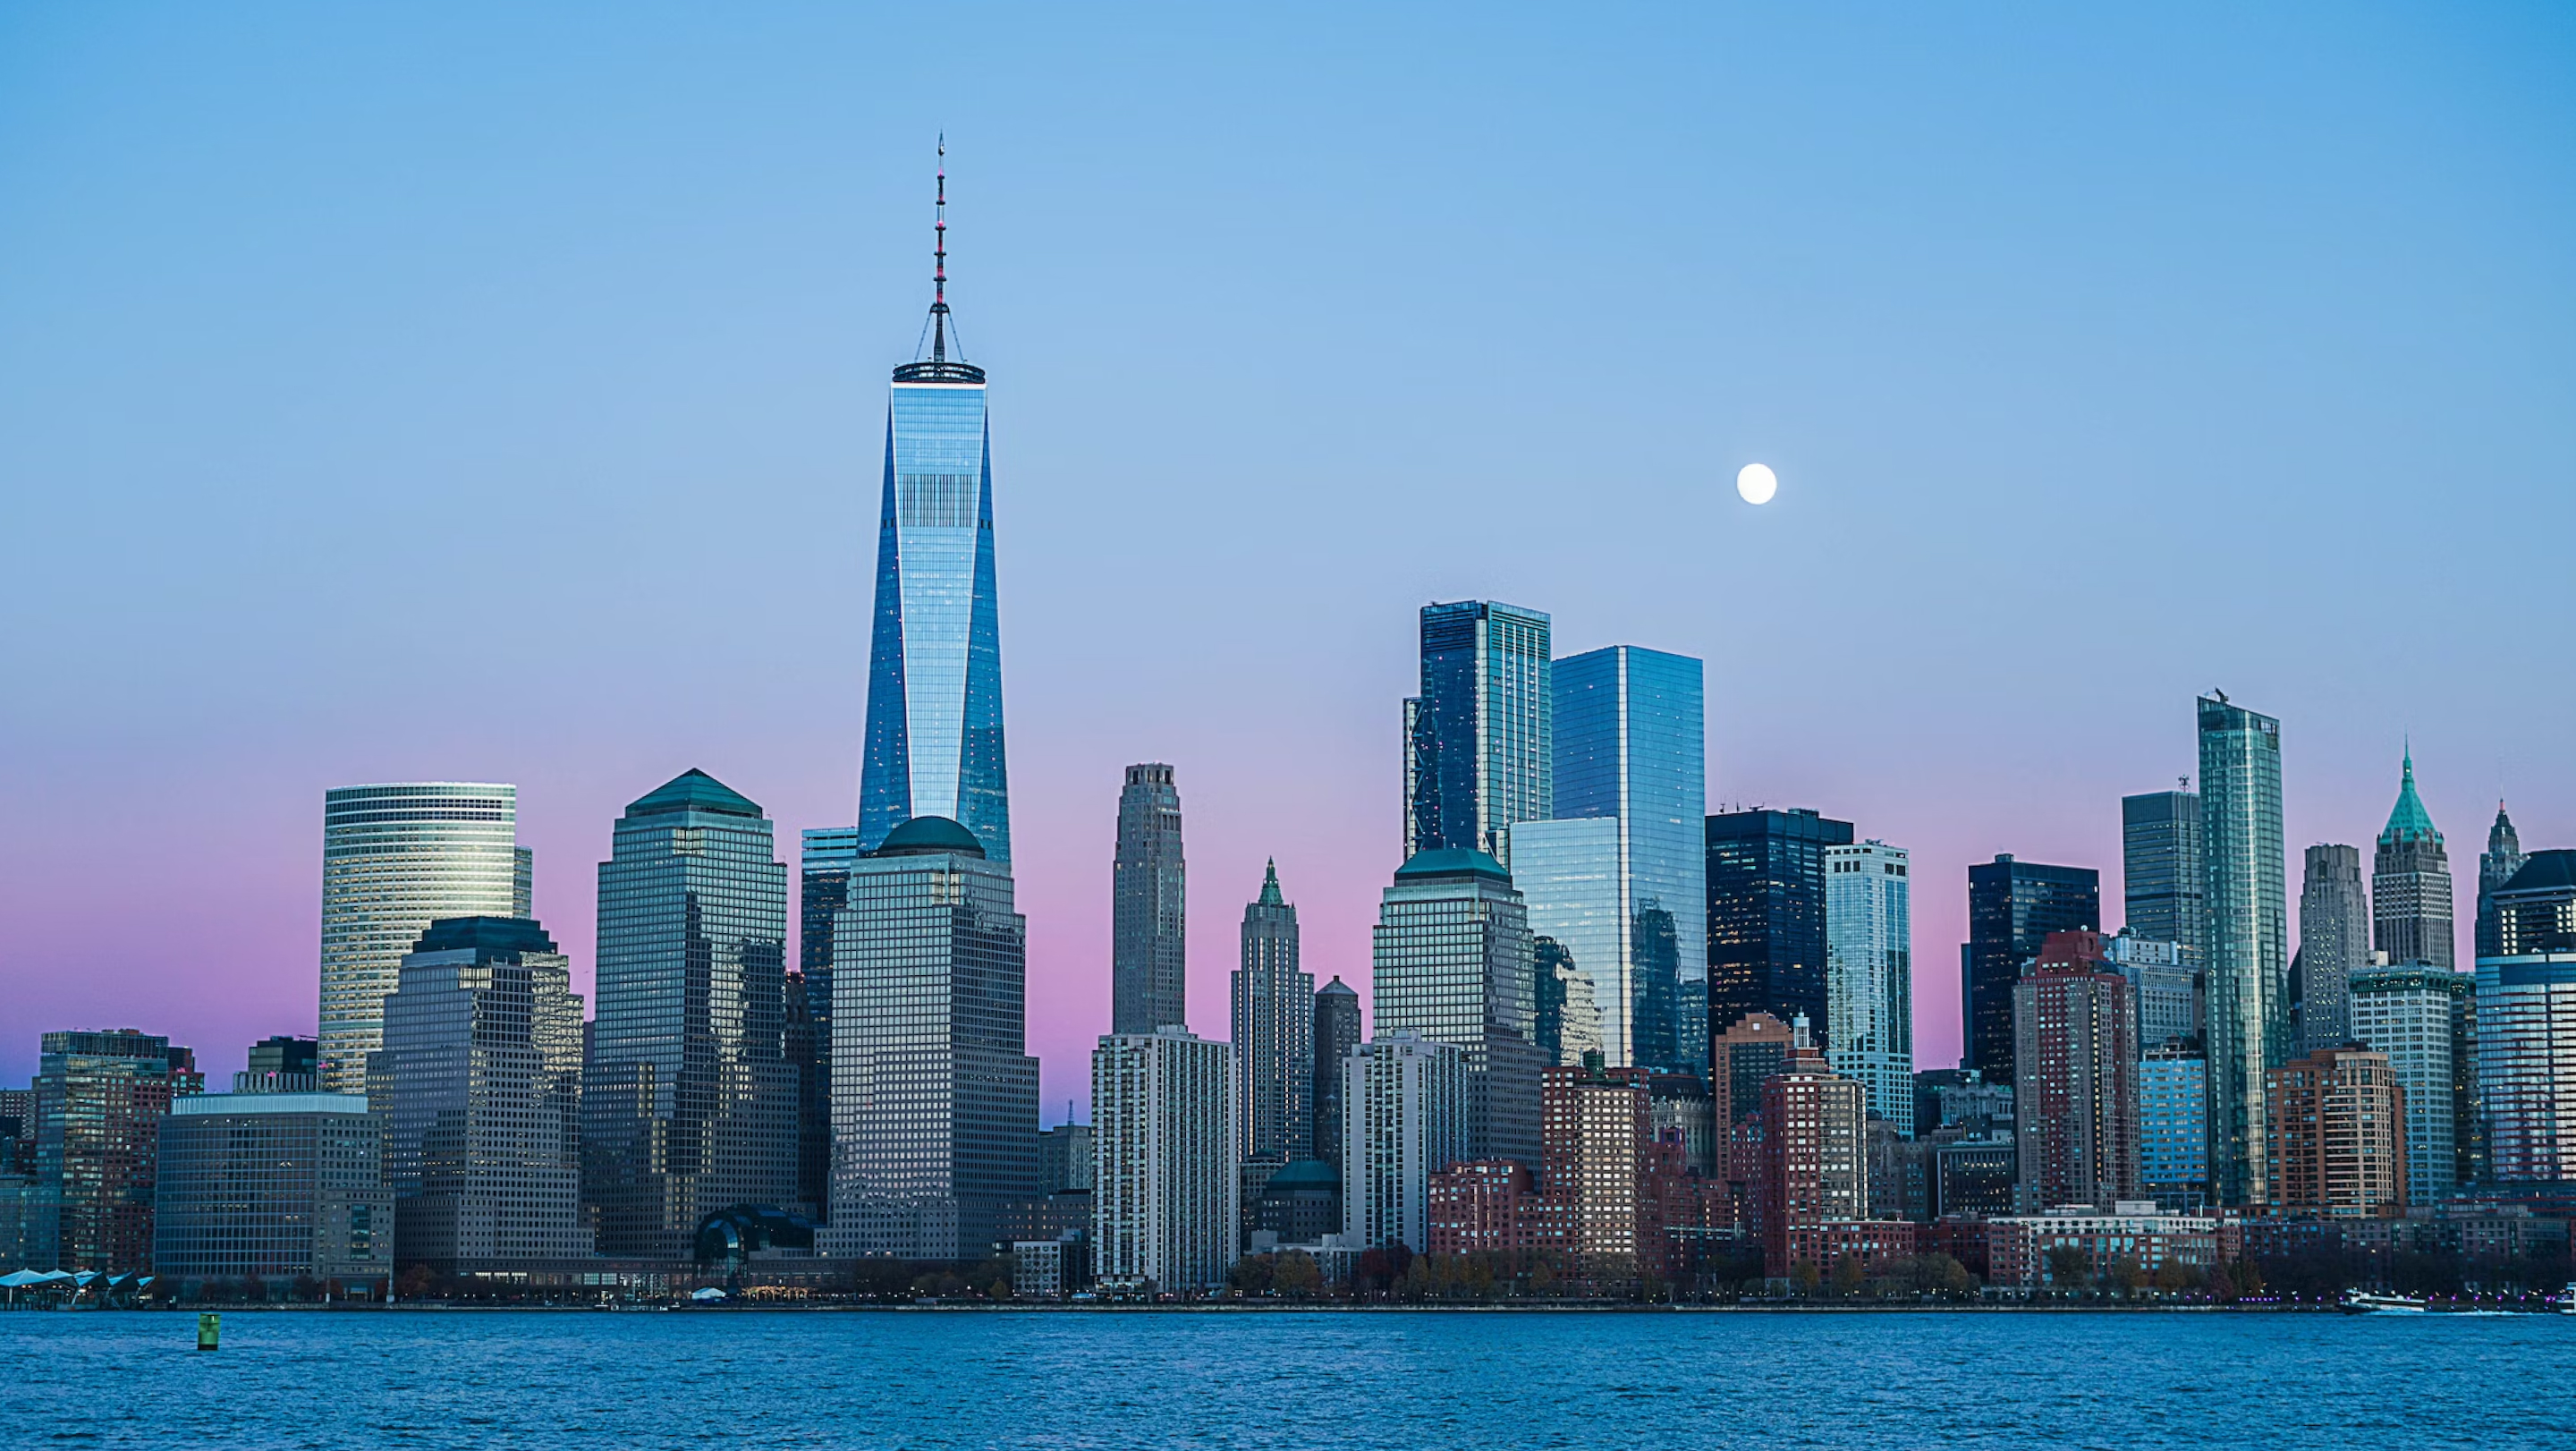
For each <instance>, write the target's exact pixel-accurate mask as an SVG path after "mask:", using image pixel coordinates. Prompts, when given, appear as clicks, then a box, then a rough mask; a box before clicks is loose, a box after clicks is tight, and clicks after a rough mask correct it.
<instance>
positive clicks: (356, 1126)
mask: <svg viewBox="0 0 2576 1451" xmlns="http://www.w3.org/2000/svg"><path fill="white" fill-rule="evenodd" d="M301 1041H304V1042H308V1043H309V1042H310V1041H311V1040H309V1039H307V1040H301ZM302 1077H303V1078H304V1080H305V1082H304V1084H303V1085H302V1086H300V1087H286V1086H280V1082H279V1078H278V1077H273V1076H271V1075H269V1074H268V1073H266V1072H265V1071H261V1070H253V1071H251V1072H247V1073H244V1074H243V1075H242V1080H237V1081H236V1086H235V1088H234V1091H233V1092H231V1093H205V1094H194V1095H191V1096H188V1097H185V1098H180V1099H177V1100H175V1101H173V1102H172V1104H171V1106H170V1115H169V1117H167V1118H164V1119H163V1120H161V1141H160V1165H159V1175H158V1184H157V1186H156V1190H155V1193H154V1196H153V1214H152V1221H153V1226H152V1237H153V1249H152V1264H153V1270H154V1273H155V1274H157V1275H159V1276H160V1277H161V1278H162V1279H164V1280H167V1281H172V1282H175V1284H176V1287H177V1288H179V1289H180V1290H181V1291H182V1292H183V1293H184V1292H185V1290H186V1289H187V1287H188V1285H189V1283H190V1282H193V1281H203V1280H246V1279H250V1278H254V1277H256V1278H258V1279H261V1280H265V1281H269V1282H271V1283H275V1284H281V1285H282V1284H285V1283H287V1282H289V1281H293V1280H296V1279H299V1278H307V1277H309V1278H311V1279H314V1280H318V1281H322V1282H324V1283H325V1284H326V1285H336V1287H337V1288H336V1290H335V1291H334V1294H335V1297H336V1298H347V1297H351V1296H355V1297H358V1298H364V1299H381V1298H382V1297H383V1296H384V1293H385V1291H386V1288H387V1287H388V1285H389V1283H390V1281H391V1280H392V1277H393V1269H394V1236H393V1225H394V1200H393V1191H392V1190H391V1189H389V1188H388V1187H386V1184H385V1166H384V1130H383V1120H382V1119H380V1118H378V1117H376V1116H375V1115H373V1114H371V1113H369V1112H368V1111H367V1099H366V1097H365V1096H364V1095H362V1094H354V1093H320V1092H316V1091H314V1090H313V1089H312V1087H311V1084H310V1078H311V1071H310V1068H309V1067H308V1068H307V1070H306V1072H305V1074H304V1075H302ZM244 1081H247V1084H248V1086H243V1083H244Z"/></svg>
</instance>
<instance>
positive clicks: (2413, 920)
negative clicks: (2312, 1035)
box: [2300, 749, 2459, 1048]
mask: <svg viewBox="0 0 2576 1451" xmlns="http://www.w3.org/2000/svg"><path fill="white" fill-rule="evenodd" d="M2402 770H2403V773H2404V774H2403V775H2402V776H2401V777H2400V778H2399V781H2398V786H2397V804H2396V805H2395V806H2394V807H2391V808H2390V809H2389V812H2388V825H2387V826H2386V827H2384V828H2382V829H2381V831H2380V833H2379V850H2378V851H2377V853H2375V854H2374V855H2373V857H2372V858H2371V865H2370V901H2371V912H2370V945H2371V946H2372V947H2374V948H2376V949H2378V950H2379V951H2381V952H2385V953H2387V954H2388V960H2389V961H2390V962H2393V963H2399V964H2404V963H2409V962H2429V963H2431V964H2433V965H2434V966H2435V967H2439V968H2443V969H2445V970H2447V969H2449V968H2451V967H2452V966H2454V965H2455V964H2456V963H2457V962H2458V960H2459V959H2458V956H2457V954H2458V952H2459V944H2458V943H2457V941H2456V940H2455V939H2454V934H2453V932H2452V928H2451V916H2452V912H2453V910H2454V905H2455V903H2454V898H2453V896H2452V893H2451V853H2450V849H2449V848H2447V847H2445V846H2444V845H2443V844H2442V833H2441V832H2439V831H2437V830H2435V829H2434V827H2433V817H2432V814H2431V813H2429V812H2427V811H2426V810H2425V809H2424V798H2422V797H2420V796H2418V795H2416V794H2415V752H2414V751H2413V750H2412V749H2409V750H2408V751H2407V752H2406V756H2405V765H2404V766H2403V767H2402ZM2306 913H2307V909H2306V907H2305V906H2304V905H2302V906H2301V908H2300V917H2301V932H2300V937H2301V941H2302V945H2304V943H2305V938H2306V930H2305V919H2306ZM2310 1043H2311V1047H2312V1048H2313V1046H2314V1040H2313V1039H2311V1040H2310Z"/></svg>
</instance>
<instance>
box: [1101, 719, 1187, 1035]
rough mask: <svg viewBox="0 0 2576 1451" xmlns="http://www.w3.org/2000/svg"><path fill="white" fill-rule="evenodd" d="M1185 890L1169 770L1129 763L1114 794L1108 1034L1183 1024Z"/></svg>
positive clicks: (1177, 798)
mask: <svg viewBox="0 0 2576 1451" xmlns="http://www.w3.org/2000/svg"><path fill="white" fill-rule="evenodd" d="M1187 887H1188V881H1187V877H1186V873H1185V870H1184V868H1183V864H1182V860H1181V793H1180V788H1179V787H1178V786H1177V785H1175V784H1174V783H1173V780H1172V768H1171V767H1169V766H1165V765H1161V764H1159V763H1148V764H1146V765H1142V766H1130V767H1128V768H1127V784H1126V785H1125V786H1123V787H1121V788H1120V790H1119V792H1118V857H1117V860H1116V862H1115V864H1114V865H1113V866H1112V867H1111V871H1110V913H1109V918H1110V926H1109V1025H1110V1028H1109V1030H1110V1031H1111V1032H1113V1033H1151V1032H1153V1031H1154V1030H1155V1029H1156V1028H1163V1027H1179V1026H1183V1025H1186V1024H1187V1023H1188V1022H1189V1004H1188V989H1189V971H1188V966H1189V964H1188V931H1187V928H1188V923H1187V912H1186V900H1185V899H1186V894H1187Z"/></svg>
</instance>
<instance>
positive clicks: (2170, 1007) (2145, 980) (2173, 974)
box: [2102, 927, 2200, 1049]
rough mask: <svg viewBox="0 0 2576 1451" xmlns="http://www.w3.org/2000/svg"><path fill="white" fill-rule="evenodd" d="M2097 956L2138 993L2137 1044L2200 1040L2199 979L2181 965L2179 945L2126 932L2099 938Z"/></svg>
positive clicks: (2144, 1046) (2186, 964) (2151, 1044)
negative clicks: (2169, 1040)
mask: <svg viewBox="0 0 2576 1451" xmlns="http://www.w3.org/2000/svg"><path fill="white" fill-rule="evenodd" d="M2102 956H2103V957H2104V959H2105V960H2107V961H2108V962H2109V963H2110V964H2111V966H2112V968H2113V969H2115V970H2116V971H2117V972H2118V973H2119V974H2120V976H2122V977H2125V978H2127V979H2128V980H2129V986H2130V987H2131V988H2132V989H2133V990H2135V991H2136V993H2137V995H2138V1046H2139V1047H2140V1048H2141V1049H2146V1048H2152V1047H2154V1046H2155V1045H2157V1044H2158V1043H2162V1042H2165V1041H2167V1040H2168V1039H2173V1038H2193V1039H2197V1038H2198V1037H2199V1036H2200V988H2199V986H2198V978H2199V975H2198V974H2197V973H2195V972H2193V971H2192V969H2191V966H2190V964H2188V963H2186V962H2184V961H2183V956H2182V944H2181V943H2178V942H2157V941H2154V940H2152V939H2150V938H2145V937H2136V936H2132V935H2130V933H2129V930H2128V929H2127V928H2125V927H2124V928H2122V929H2120V935H2119V936H2117V937H2105V938H2103V939H2102Z"/></svg>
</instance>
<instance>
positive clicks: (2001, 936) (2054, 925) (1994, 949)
mask: <svg viewBox="0 0 2576 1451" xmlns="http://www.w3.org/2000/svg"><path fill="white" fill-rule="evenodd" d="M2101 926H2102V874H2101V873H2099V872H2097V871H2095V870H2093V869H2092V868H2091V867H2052V866H2044V865H2042V864H2040V863H2038V862H2025V861H2016V860H2015V859H2014V858H2013V857H2012V856H2011V855H2010V854H2009V853H2007V854H2005V855H2002V856H1998V857H1996V858H1995V859H1994V860H1993V861H1990V862H1979V863H1977V864H1975V865H1973V866H1971V867H1969V868H1968V950H1967V953H1966V962H1965V964H1964V967H1965V971H1966V974H1967V976H1966V981H1965V982H1963V983H1962V984H1961V989H1962V991H1961V995H1960V1002H1961V1010H1962V1011H1963V1012H1964V1013H1965V1014H1966V1017H1965V1024H1966V1027H1965V1031H1966V1034H1967V1040H1968V1041H1967V1062H1966V1064H1965V1065H1964V1066H1966V1067H1969V1068H1974V1069H1976V1070H1978V1071H1979V1072H1981V1073H1983V1074H1985V1076H1986V1081H1987V1082H1988V1083H2011V1082H2013V1081H2014V1074H2015V1072H2016V1065H2015V1063H2014V1061H2013V1044H2014V1042H2015V1039H2014V1036H2013V983H2014V982H2015V981H2017V980H2018V979H2019V978H2020V977H2021V973H2022V969H2023V968H2024V967H2026V966H2028V965H2029V964H2030V962H2031V960H2032V959H2033V958H2035V957H2037V956H2038V955H2039V949H2040V944H2042V943H2044V942H2046V941H2047V940H2048V934H2050V933H2052V932H2095V931H2099V930H2100V929H2101Z"/></svg>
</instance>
